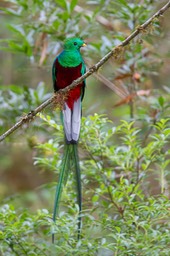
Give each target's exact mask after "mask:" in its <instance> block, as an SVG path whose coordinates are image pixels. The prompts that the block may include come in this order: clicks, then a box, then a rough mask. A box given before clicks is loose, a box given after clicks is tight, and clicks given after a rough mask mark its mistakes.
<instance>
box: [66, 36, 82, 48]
mask: <svg viewBox="0 0 170 256" xmlns="http://www.w3.org/2000/svg"><path fill="white" fill-rule="evenodd" d="M83 46H86V44H85V42H84V41H83V40H82V39H80V38H78V37H73V38H69V39H67V40H66V41H65V42H64V49H65V50H80V48H81V47H83Z"/></svg>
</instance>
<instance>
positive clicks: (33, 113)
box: [0, 1, 170, 141]
mask: <svg viewBox="0 0 170 256" xmlns="http://www.w3.org/2000/svg"><path fill="white" fill-rule="evenodd" d="M169 7H170V1H168V2H167V3H166V4H165V5H164V6H163V7H162V8H161V9H159V11H157V12H156V13H155V14H154V15H153V16H152V17H151V18H149V19H148V20H147V21H146V22H144V23H143V24H142V25H140V26H138V27H137V28H136V30H135V31H134V32H132V34H130V35H129V36H128V37H127V38H126V39H125V40H123V41H122V43H121V44H119V45H118V46H116V47H114V48H113V49H112V50H111V51H110V52H108V53H107V54H106V55H105V56H104V57H103V58H102V59H101V60H100V61H99V62H97V63H96V64H95V65H94V66H92V67H91V68H90V69H89V70H88V71H87V72H86V73H85V74H84V75H83V76H81V77H79V78H78V79H76V80H75V81H73V82H72V83H71V84H70V85H69V86H67V87H66V88H64V89H61V90H59V91H58V92H57V93H56V94H58V93H67V92H68V91H69V90H70V89H73V88H75V87H76V86H77V85H78V84H80V83H81V82H82V81H83V80H84V79H86V78H87V77H89V76H90V75H91V74H93V73H94V72H96V71H97V70H98V69H99V68H100V67H101V66H103V65H104V63H105V62H107V61H108V60H109V59H110V58H111V57H112V56H113V57H115V58H117V57H118V55H119V54H120V53H121V52H122V48H123V47H125V46H126V45H128V44H129V43H130V42H131V41H132V39H134V38H135V37H136V36H137V35H139V34H141V33H142V32H144V31H145V29H146V28H147V27H148V26H149V25H150V24H151V23H152V22H153V20H154V19H155V18H159V17H160V16H161V15H162V14H163V13H164V12H165V11H167V10H168V8H169ZM55 99H56V95H54V96H52V97H51V98H49V99H48V100H46V101H45V102H44V103H42V104H41V105H40V106H38V107H37V108H36V109H34V110H33V111H31V112H29V113H28V114H27V115H26V116H24V117H23V118H21V120H20V121H18V122H17V123H16V124H15V125H14V126H12V127H11V128H10V129H9V130H8V131H6V132H5V133H4V134H2V135H1V136H0V141H3V140H4V139H5V138H6V137H7V136H9V135H10V134H12V133H13V132H14V131H15V130H17V129H18V128H19V127H21V126H22V125H23V124H24V123H27V122H29V121H32V119H33V118H34V117H35V116H36V114H37V113H39V112H41V111H42V110H43V109H44V108H46V107H47V106H48V105H50V104H51V103H52V102H53V101H54V100H55Z"/></svg>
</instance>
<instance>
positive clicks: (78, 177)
mask: <svg viewBox="0 0 170 256" xmlns="http://www.w3.org/2000/svg"><path fill="white" fill-rule="evenodd" d="M73 158H74V159H73V162H74V165H75V166H74V168H75V179H76V187H77V203H78V206H79V217H78V239H80V232H81V222H82V221H81V210H82V192H81V172H80V165H79V156H78V151H77V144H73Z"/></svg>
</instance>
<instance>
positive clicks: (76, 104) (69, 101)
mask: <svg viewBox="0 0 170 256" xmlns="http://www.w3.org/2000/svg"><path fill="white" fill-rule="evenodd" d="M84 46H86V43H85V42H84V41H83V40H82V39H81V38H78V37H73V38H69V39H66V40H65V41H64V45H63V48H64V49H63V51H62V52H61V53H60V54H59V55H58V56H57V57H56V58H55V60H54V62H53V66H52V79H53V88H54V93H56V92H57V91H59V90H60V89H63V88H65V87H67V86H68V85H70V84H71V83H72V82H73V81H74V80H76V79H77V78H79V77H80V76H82V75H83V74H85V72H86V66H85V62H84V60H83V58H82V55H81V52H80V49H81V47H84ZM85 86H86V82H85V80H83V82H81V83H80V84H78V86H76V87H75V88H73V89H71V90H69V91H68V93H67V96H66V99H65V100H64V103H63V108H62V110H61V119H62V124H63V128H64V129H63V130H64V137H65V140H64V153H63V158H62V163H61V170H60V174H59V180H58V184H57V187H56V194H55V201H54V211H53V222H54V223H55V222H56V217H57V216H58V212H59V202H60V198H61V195H62V191H63V188H64V186H65V185H66V183H67V179H68V176H69V172H70V169H72V168H73V170H74V172H75V181H76V188H77V204H78V206H79V216H78V240H79V239H80V233H81V210H82V191H81V190H82V189H81V173H80V164H79V156H78V140H79V135H80V126H81V115H82V100H83V98H84V93H85ZM52 243H54V233H52Z"/></svg>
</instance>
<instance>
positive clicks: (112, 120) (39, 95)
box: [0, 0, 170, 256]
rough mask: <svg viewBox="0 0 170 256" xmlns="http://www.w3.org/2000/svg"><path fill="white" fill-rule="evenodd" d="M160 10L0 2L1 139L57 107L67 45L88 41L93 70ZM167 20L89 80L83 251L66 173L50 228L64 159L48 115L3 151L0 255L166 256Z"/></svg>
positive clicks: (140, 4) (169, 216)
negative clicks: (57, 70) (28, 118)
mask: <svg viewBox="0 0 170 256" xmlns="http://www.w3.org/2000/svg"><path fill="white" fill-rule="evenodd" d="M164 3H166V1H161V3H160V1H154V2H153V1H151V0H144V1H140V0H136V1H125V0H119V1H103V0H96V1H95V0H94V1H87V2H86V3H84V1H76V0H72V1H68V0H64V1H63V0H62V1H58V0H57V1H51V0H48V1H46V0H45V1H41V0H37V1H31V0H29V1H28V0H13V1H12V0H11V1H8V2H6V1H2V3H1V14H2V15H1V17H0V20H1V24H2V29H1V40H0V48H1V53H0V56H1V71H0V72H1V73H0V124H1V126H0V132H1V134H2V133H3V132H5V131H6V130H7V129H8V128H10V127H11V126H12V125H13V124H14V123H15V122H16V121H17V120H19V118H20V117H21V116H22V115H24V114H25V113H28V112H29V111H31V110H33V109H34V108H35V107H36V106H38V105H39V104H40V103H41V102H43V101H44V100H46V99H48V98H49V97H50V96H51V95H52V92H53V91H52V86H51V84H52V82H51V65H52V62H53V59H54V57H55V56H56V55H57V54H58V53H59V52H60V51H61V46H62V42H63V40H64V39H65V38H66V37H70V36H75V35H76V36H77V35H78V36H80V37H83V38H84V39H85V41H87V43H88V46H87V47H86V49H85V50H83V51H82V55H83V56H84V59H85V62H86V64H87V66H88V67H90V66H91V65H92V64H95V63H96V62H97V61H98V60H100V58H101V57H103V56H104V55H105V54H106V53H107V52H108V51H109V50H110V49H111V48H113V47H114V46H116V45H118V44H119V43H120V42H121V41H122V40H123V39H124V38H125V37H127V36H128V35H129V34H130V33H131V32H132V31H133V30H134V29H135V28H137V26H139V25H140V24H142V23H143V22H145V21H146V20H147V19H148V18H150V17H151V16H152V14H153V13H154V12H155V11H156V10H158V9H159V8H160V7H161V6H163V4H164ZM168 12H169V11H167V12H166V13H165V14H164V16H163V17H161V18H160V19H159V20H158V19H155V20H154V21H153V22H152V24H151V25H150V26H149V28H148V29H147V30H145V31H142V33H140V35H139V36H137V37H136V38H135V39H134V40H133V41H132V42H131V43H130V44H129V45H128V46H127V47H125V48H124V49H123V50H122V51H121V52H120V53H119V54H118V56H117V58H112V59H110V60H109V61H108V63H106V64H105V65H104V66H103V67H102V68H101V69H100V70H99V71H98V72H97V73H96V74H95V76H93V77H92V76H91V77H90V78H88V79H87V88H86V95H85V99H84V102H83V118H82V128H81V138H80V141H79V154H80V159H81V163H80V164H81V170H82V184H83V211H82V218H83V227H82V239H81V240H80V241H77V216H78V207H77V205H76V204H75V193H76V191H75V189H74V175H73V173H70V178H69V181H68V184H67V187H66V188H65V190H64V193H63V196H62V200H61V207H60V215H59V217H58V219H57V224H56V225H54V224H53V222H52V219H51V217H52V210H53V199H54V194H55V187H56V182H57V178H58V174H59V172H60V164H61V159H62V155H63V154H62V153H63V130H62V126H61V122H60V115H59V109H55V107H54V106H52V107H51V106H50V107H48V108H46V109H45V110H44V111H43V113H40V114H39V115H38V116H37V117H36V118H35V119H34V120H33V121H32V122H30V123H28V124H25V125H24V126H23V127H22V129H19V130H18V131H16V132H15V133H14V134H13V135H11V136H10V137H8V138H7V139H6V140H5V141H3V142H2V143H1V148H0V153H1V156H2V157H1V159H0V166H1V170H0V176H1V179H0V198H1V208H0V242H1V243H0V254H1V255H3V256H8V255H29V256H33V255H97V256H104V255H107V256H111V255H132V256H134V255H141V256H143V255H147V256H149V255H152V256H158V255H162V256H163V255H168V253H169V250H170V236H169V232H170V211H169V209H170V202H169V182H170V175H169V167H170V149H169V145H170V121H169V113H170V104H169V102H170V96H169V92H170V89H169V86H170V80H169V57H170V56H169V47H170V44H169V41H168V29H169V27H170V24H169V21H168ZM108 87H111V88H112V90H111V89H109V88H108ZM52 230H54V232H55V233H56V236H55V244H54V245H52V244H51V231H52Z"/></svg>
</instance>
